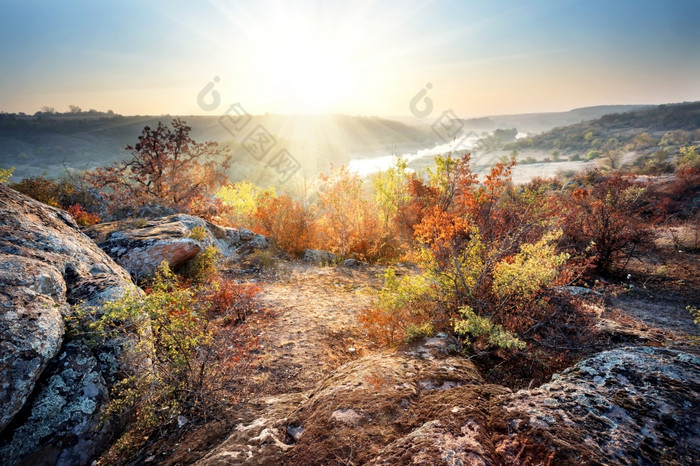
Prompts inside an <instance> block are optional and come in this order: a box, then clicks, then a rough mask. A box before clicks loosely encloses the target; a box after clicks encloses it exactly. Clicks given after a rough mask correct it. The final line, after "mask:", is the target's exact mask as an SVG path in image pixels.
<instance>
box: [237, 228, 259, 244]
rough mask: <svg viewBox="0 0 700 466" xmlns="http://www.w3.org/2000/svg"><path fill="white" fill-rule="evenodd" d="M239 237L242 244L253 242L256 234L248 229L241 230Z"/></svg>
mask: <svg viewBox="0 0 700 466" xmlns="http://www.w3.org/2000/svg"><path fill="white" fill-rule="evenodd" d="M238 236H239V237H240V239H241V241H242V242H248V241H252V240H253V238H254V237H255V233H253V232H252V231H250V230H248V229H246V228H241V229H240V230H239V232H238Z"/></svg>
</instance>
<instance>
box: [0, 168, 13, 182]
mask: <svg viewBox="0 0 700 466" xmlns="http://www.w3.org/2000/svg"><path fill="white" fill-rule="evenodd" d="M14 171H15V167H11V168H0V183H7V182H8V181H9V180H10V178H12V173H13V172H14Z"/></svg>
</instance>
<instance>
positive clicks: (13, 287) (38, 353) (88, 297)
mask: <svg viewBox="0 0 700 466" xmlns="http://www.w3.org/2000/svg"><path fill="white" fill-rule="evenodd" d="M132 286H133V284H132V282H131V280H130V278H129V275H128V274H127V273H126V271H124V269H122V268H121V267H119V266H118V265H117V264H116V263H114V261H113V260H112V259H110V258H109V257H108V256H107V255H106V254H104V253H103V252H102V251H101V250H100V249H99V248H98V247H97V246H96V245H95V243H94V242H93V241H91V240H90V238H88V237H87V236H85V235H84V234H82V233H81V232H80V230H79V229H78V227H77V225H76V224H75V222H74V221H73V219H72V217H71V216H70V215H68V214H67V213H66V212H64V211H62V210H59V209H54V208H52V207H49V206H46V205H44V204H41V203H39V202H37V201H35V200H33V199H30V198H28V197H26V196H24V195H22V194H20V193H18V192H16V191H14V190H11V189H9V188H7V187H5V186H3V185H0V431H2V437H1V440H0V458H3V462H4V463H7V464H13V463H17V462H22V463H29V464H33V463H51V464H85V463H87V462H88V461H89V460H90V459H91V458H92V457H93V456H94V455H95V454H96V453H97V452H98V451H99V450H100V449H101V448H102V447H103V446H104V444H105V442H106V441H107V440H108V438H109V436H110V435H112V433H113V431H114V428H113V426H110V425H109V424H108V423H105V422H103V420H102V416H101V409H102V407H103V405H104V402H105V401H106V400H107V399H108V391H107V386H108V382H107V381H108V380H111V381H113V380H114V377H115V374H116V372H117V370H118V369H119V367H118V363H117V362H116V360H115V359H114V358H115V355H116V354H118V352H119V347H118V346H113V347H109V348H102V349H101V350H100V356H99V357H97V356H96V355H95V354H94V353H93V352H92V351H91V350H90V349H88V347H87V346H86V345H85V344H84V343H82V342H81V341H79V340H72V341H66V340H65V333H66V324H65V319H66V318H67V317H70V316H71V315H72V313H73V306H74V305H80V304H82V305H88V306H93V305H94V306H99V305H100V304H102V303H103V302H104V301H106V300H111V299H114V298H115V297H118V296H121V295H123V294H124V293H125V292H126V290H127V289H129V288H130V287H132Z"/></svg>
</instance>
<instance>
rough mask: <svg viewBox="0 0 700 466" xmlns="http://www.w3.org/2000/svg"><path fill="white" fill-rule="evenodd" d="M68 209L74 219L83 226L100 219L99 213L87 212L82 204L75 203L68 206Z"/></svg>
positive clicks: (97, 221) (92, 223)
mask: <svg viewBox="0 0 700 466" xmlns="http://www.w3.org/2000/svg"><path fill="white" fill-rule="evenodd" d="M66 211H67V212H68V213H69V214H71V216H72V217H73V219H75V222H76V223H77V224H78V225H80V226H81V227H88V226H90V225H94V224H96V223H99V221H100V216H99V215H97V214H91V213H89V212H86V211H85V209H83V206H81V205H80V204H73V205H72V206H70V207H68V208H67V209H66Z"/></svg>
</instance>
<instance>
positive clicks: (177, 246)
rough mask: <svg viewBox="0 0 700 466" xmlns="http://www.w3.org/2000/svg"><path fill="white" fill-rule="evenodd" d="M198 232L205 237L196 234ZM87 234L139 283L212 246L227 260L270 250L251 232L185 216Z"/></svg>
mask: <svg viewBox="0 0 700 466" xmlns="http://www.w3.org/2000/svg"><path fill="white" fill-rule="evenodd" d="M195 228H198V229H200V232H202V233H203V234H200V235H195V234H193V230H194V229H195ZM84 231H85V233H86V234H88V235H89V236H90V237H91V238H93V239H94V240H95V241H96V242H97V244H98V245H99V247H100V248H102V249H103V250H104V251H105V252H106V253H107V254H109V255H110V257H112V258H113V259H114V260H115V261H116V262H117V263H118V264H119V265H121V266H122V267H124V268H125V269H126V270H128V271H129V273H131V275H132V276H133V277H134V278H136V279H140V278H143V277H147V276H149V275H152V274H153V273H154V272H155V270H156V269H157V268H158V266H159V265H160V264H161V262H163V261H166V262H167V263H168V265H170V267H171V268H177V267H179V266H181V265H183V264H185V263H186V262H187V261H189V260H190V259H192V258H194V257H195V256H196V255H197V254H199V253H200V252H201V251H203V250H204V249H205V248H207V247H208V246H214V247H216V248H217V249H218V250H219V251H221V253H222V255H223V257H230V256H232V255H234V254H237V255H244V254H246V253H249V252H251V251H252V250H254V249H265V248H267V247H268V241H267V238H265V237H264V236H262V235H256V234H254V233H253V232H252V231H250V230H236V229H233V228H224V227H220V226H218V225H214V224H212V223H209V222H207V221H205V220H203V219H201V218H198V217H193V216H191V215H185V214H177V215H170V216H168V217H161V218H155V219H150V220H146V219H137V220H131V221H125V220H122V221H117V222H109V223H102V224H97V225H94V226H92V227H89V228H86V229H85V230H84Z"/></svg>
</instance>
